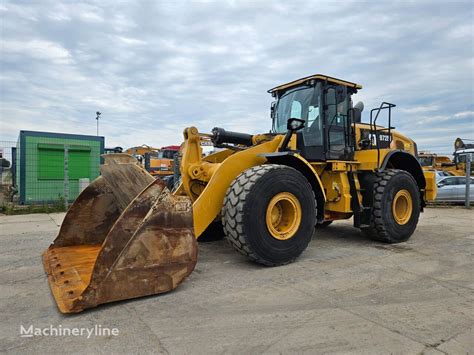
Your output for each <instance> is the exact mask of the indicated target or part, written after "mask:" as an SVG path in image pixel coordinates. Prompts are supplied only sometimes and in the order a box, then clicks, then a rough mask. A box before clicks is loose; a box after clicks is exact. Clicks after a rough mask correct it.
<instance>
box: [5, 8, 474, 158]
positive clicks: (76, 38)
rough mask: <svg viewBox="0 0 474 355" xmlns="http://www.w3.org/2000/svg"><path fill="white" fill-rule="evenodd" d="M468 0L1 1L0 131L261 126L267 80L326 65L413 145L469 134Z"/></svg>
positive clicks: (473, 134)
mask: <svg viewBox="0 0 474 355" xmlns="http://www.w3.org/2000/svg"><path fill="white" fill-rule="evenodd" d="M473 4H474V3H473V2H472V1H470V0H469V1H456V0H454V1H453V0H450V1H386V2H384V1H376V0H374V1H365V2H362V1H332V2H323V1H288V0H285V1H276V0H271V1H270V0H268V1H265V0H256V1H230V2H224V1H216V2H211V1H199V2H197V1H187V2H178V1H177V2H175V1H151V0H149V1H130V2H129V3H126V2H118V1H103V0H102V1H97V2H94V1H89V2H82V3H81V2H78V1H66V2H62V3H61V2H58V1H50V2H48V1H40V0H37V1H28V2H21V1H12V2H8V1H4V0H2V1H0V26H1V49H0V62H1V68H0V69H1V70H0V75H1V88H0V89H1V91H0V105H1V107H0V115H1V116H0V140H16V138H17V136H18V132H19V130H20V129H22V130H42V131H53V132H66V133H79V134H95V132H96V127H95V124H96V122H95V112H96V111H101V112H102V119H101V127H100V133H101V135H105V137H106V145H107V146H116V145H120V146H123V147H129V146H132V145H140V144H142V143H147V144H149V145H154V146H163V145H168V144H175V143H179V142H180V141H181V140H182V133H181V132H182V130H183V128H184V127H186V126H190V125H195V126H197V127H198V128H199V129H200V130H201V131H209V130H210V129H211V128H212V127H214V126H220V127H224V128H226V129H231V130H237V131H244V132H250V133H256V132H262V131H268V130H269V128H270V126H271V124H270V119H269V106H270V103H271V101H272V100H271V97H270V95H269V94H267V93H266V90H267V89H269V88H271V87H273V86H276V85H277V84H280V83H284V82H287V81H290V80H293V79H296V78H300V77H304V76H307V75H310V74H313V73H323V74H327V75H331V76H335V77H339V78H343V79H346V80H349V81H354V82H357V83H360V84H362V85H363V86H364V89H363V90H361V91H360V92H359V94H358V95H357V97H355V101H358V100H362V101H364V103H365V107H366V111H365V113H366V114H367V112H368V111H369V110H368V108H372V107H374V106H376V105H378V104H379V103H380V101H382V100H385V101H389V102H393V103H395V104H397V107H396V109H395V110H396V111H395V113H394V125H395V126H396V127H397V129H399V130H400V131H402V132H403V133H406V134H407V135H409V136H410V137H412V138H413V139H415V140H416V141H417V143H418V146H419V148H420V149H425V150H432V151H435V152H438V153H441V152H444V153H451V152H452V150H453V149H452V146H453V141H454V139H455V138H456V137H458V136H461V137H464V138H473V139H474V93H473V91H474V88H473V85H474V84H473V83H474V74H473V73H474V59H473V58H474V42H473V41H474V25H473V24H474V5H473Z"/></svg>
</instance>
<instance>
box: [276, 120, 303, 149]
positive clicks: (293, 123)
mask: <svg viewBox="0 0 474 355" xmlns="http://www.w3.org/2000/svg"><path fill="white" fill-rule="evenodd" d="M304 124H305V120H300V119H299V118H290V119H288V121H286V129H287V130H288V131H286V134H285V138H283V142H281V145H280V148H279V149H278V151H280V152H283V151H285V150H287V148H288V143H290V139H291V136H292V135H293V133H294V132H296V131H299V130H300V129H302V128H303V127H304Z"/></svg>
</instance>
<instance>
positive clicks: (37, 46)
mask: <svg viewBox="0 0 474 355" xmlns="http://www.w3.org/2000/svg"><path fill="white" fill-rule="evenodd" d="M2 53H3V54H21V55H26V56H29V57H32V58H35V59H46V60H50V61H52V62H54V63H55V64H65V63H68V62H70V60H71V54H70V53H69V52H68V50H67V49H65V48H64V47H62V46H61V45H59V44H58V43H54V42H51V41H45V40H41V39H32V40H29V41H18V40H3V41H2Z"/></svg>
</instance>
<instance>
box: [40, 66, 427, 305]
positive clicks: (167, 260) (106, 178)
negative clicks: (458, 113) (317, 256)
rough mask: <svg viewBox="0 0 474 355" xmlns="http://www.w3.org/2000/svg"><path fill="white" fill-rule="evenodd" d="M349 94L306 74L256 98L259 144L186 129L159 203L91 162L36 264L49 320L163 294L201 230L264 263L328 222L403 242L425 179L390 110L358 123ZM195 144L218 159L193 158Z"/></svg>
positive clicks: (149, 186) (111, 158)
mask: <svg viewBox="0 0 474 355" xmlns="http://www.w3.org/2000/svg"><path fill="white" fill-rule="evenodd" d="M360 89H361V86H360V85H358V84H355V83H352V82H348V81H344V80H339V79H335V78H332V77H329V76H325V75H312V76H309V77H306V78H302V79H299V80H296V81H293V82H290V83H287V84H284V85H280V86H277V87H275V88H273V89H271V90H269V93H271V94H272V95H273V97H274V98H275V102H274V103H273V104H272V107H271V117H272V122H273V127H272V129H271V131H270V132H269V133H264V134H256V135H250V134H246V133H235V132H229V131H226V130H224V129H222V128H214V129H213V130H212V132H211V133H207V134H204V133H199V132H198V130H197V129H196V128H195V127H190V128H186V129H185V130H184V144H183V146H182V149H181V152H180V172H181V183H180V184H179V187H177V188H176V189H175V191H173V192H170V191H169V190H168V189H166V188H165V186H164V184H163V183H162V182H161V181H158V180H155V179H153V177H152V176H150V175H149V174H148V173H147V172H146V171H145V170H144V169H143V168H141V167H140V166H139V165H138V163H137V162H136V160H135V159H133V158H132V157H130V156H128V155H126V154H110V155H107V156H105V164H104V165H103V167H102V171H101V173H102V174H101V176H100V177H99V178H98V179H97V180H95V181H94V182H92V183H91V185H90V186H89V187H88V188H87V189H85V190H84V191H83V192H82V194H81V195H80V196H79V197H78V199H77V200H76V202H75V203H74V204H73V205H72V206H71V207H70V209H69V211H68V212H67V214H66V217H65V219H64V222H63V224H62V226H61V229H60V232H59V235H58V236H57V238H56V240H55V241H54V243H53V244H52V245H51V246H50V247H49V248H48V249H47V250H46V252H45V253H44V255H43V262H44V266H45V269H46V272H47V274H48V278H49V283H50V286H51V290H52V293H53V295H54V298H55V300H56V303H57V305H58V307H59V309H60V311H61V312H64V313H71V312H80V311H82V310H84V309H86V308H90V307H94V306H97V305H98V304H102V303H106V302H112V301H117V300H123V299H129V298H134V297H139V296H145V295H151V294H158V293H162V292H166V291H170V290H172V289H174V288H175V287H177V285H178V284H179V283H180V282H182V281H183V280H184V279H185V278H186V277H187V276H188V275H189V274H190V273H191V272H192V271H193V268H194V266H195V264H196V261H197V243H196V239H199V238H205V237H206V235H209V233H217V234H219V232H220V234H221V235H225V237H226V238H227V240H228V241H229V242H230V244H231V245H232V246H233V247H234V248H235V249H236V250H237V251H238V252H240V253H241V254H243V255H245V256H247V257H248V258H250V259H251V260H253V261H255V262H257V263H260V264H263V265H268V266H277V265H284V264H287V263H290V262H292V261H294V260H295V259H296V258H297V257H298V256H299V255H300V254H301V253H302V252H303V251H304V250H305V249H306V247H307V246H308V243H309V242H310V241H311V239H312V236H313V234H314V233H315V231H316V237H317V233H318V228H316V229H315V227H318V226H320V227H325V226H328V225H329V224H330V223H331V222H332V221H335V220H339V219H348V218H351V217H352V218H353V221H354V226H355V227H357V228H360V229H361V230H362V231H363V232H364V233H365V234H366V235H367V236H368V237H370V238H373V239H375V240H378V241H381V242H386V243H397V242H402V241H405V240H407V239H408V238H410V236H411V235H412V234H413V232H414V230H415V228H416V225H417V222H418V217H419V214H420V212H421V211H422V210H423V207H424V206H425V203H426V201H427V200H432V199H434V198H435V195H436V184H435V176H434V173H433V172H431V171H423V170H422V168H421V166H420V164H419V163H418V161H417V148H416V144H415V143H414V142H413V141H412V140H411V139H409V138H407V137H404V136H403V135H401V134H400V133H398V132H396V131H395V130H394V127H392V126H391V110H392V108H393V107H394V106H395V105H393V104H389V103H382V105H380V107H378V108H376V109H373V110H371V112H370V120H369V122H368V123H361V112H362V110H363V104H362V103H358V104H356V105H353V102H352V96H353V95H354V94H355V93H357V91H358V90H360ZM384 113H385V114H384ZM382 115H384V116H385V117H386V118H387V117H388V124H387V125H386V127H383V126H382V125H380V120H381V117H382ZM209 144H212V145H214V146H215V147H216V148H220V149H219V150H217V152H216V153H213V154H211V155H208V156H206V157H203V154H202V149H201V145H209Z"/></svg>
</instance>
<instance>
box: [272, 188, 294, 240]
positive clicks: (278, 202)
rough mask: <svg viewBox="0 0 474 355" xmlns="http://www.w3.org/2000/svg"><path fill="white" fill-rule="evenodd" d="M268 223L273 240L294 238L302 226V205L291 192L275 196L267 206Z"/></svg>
mask: <svg viewBox="0 0 474 355" xmlns="http://www.w3.org/2000/svg"><path fill="white" fill-rule="evenodd" d="M266 223H267V228H268V231H269V232H270V234H271V236H272V237H273V238H275V239H278V240H287V239H290V238H292V237H293V236H294V235H295V234H296V232H297V231H298V228H299V227H300V224H301V205H300V202H299V201H298V199H297V198H296V196H295V195H293V194H292V193H290V192H280V193H278V194H276V195H275V196H273V198H272V199H271V200H270V203H269V204H268V206H267V213H266Z"/></svg>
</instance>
